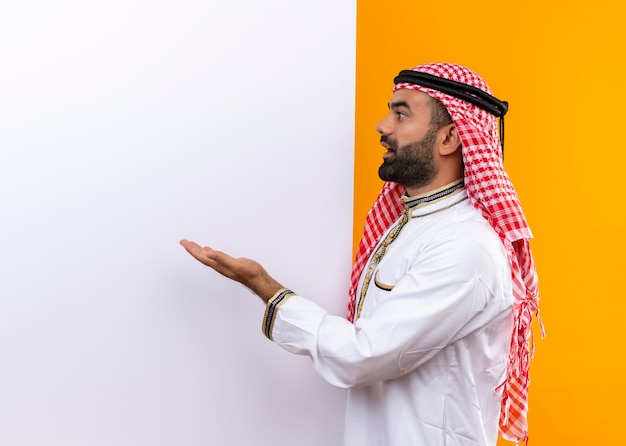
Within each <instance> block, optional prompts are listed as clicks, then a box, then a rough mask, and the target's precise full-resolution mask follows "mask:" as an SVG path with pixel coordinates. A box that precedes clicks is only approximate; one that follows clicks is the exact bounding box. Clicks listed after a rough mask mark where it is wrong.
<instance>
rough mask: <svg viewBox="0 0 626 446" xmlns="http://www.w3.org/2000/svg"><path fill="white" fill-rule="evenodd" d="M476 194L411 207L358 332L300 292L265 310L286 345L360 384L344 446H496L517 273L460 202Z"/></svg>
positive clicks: (332, 376)
mask: <svg viewBox="0 0 626 446" xmlns="http://www.w3.org/2000/svg"><path fill="white" fill-rule="evenodd" d="M465 196H466V192H465V191H464V190H462V191H461V192H459V193H455V194H453V195H452V196H446V197H444V198H443V199H440V200H439V201H437V202H435V203H430V204H426V205H420V206H418V207H417V208H414V209H412V210H411V215H412V217H413V218H411V219H410V220H409V222H408V223H407V224H406V225H405V226H404V227H403V229H402V231H401V232H400V234H399V235H398V237H397V239H396V240H395V241H394V242H393V243H392V244H391V245H390V246H389V248H388V250H387V252H386V254H385V255H384V257H383V258H382V260H381V261H380V263H379V264H378V267H377V269H376V273H375V274H374V278H373V279H372V280H371V283H370V285H369V287H368V289H367V292H366V294H365V296H364V299H363V300H362V308H361V313H360V317H359V318H358V320H357V321H356V323H355V324H354V325H353V324H352V323H350V322H348V321H347V320H345V319H344V318H342V317H338V316H333V315H329V314H328V313H327V312H326V311H325V310H324V309H323V308H321V307H320V306H318V305H317V304H315V303H314V302H312V301H311V300H308V299H305V298H303V297H301V296H298V295H294V296H292V297H290V298H288V299H286V300H284V301H283V302H282V303H281V304H280V305H279V306H277V307H275V308H274V310H275V312H272V314H271V315H269V316H268V314H267V312H266V319H265V321H264V322H271V325H269V326H271V331H270V333H271V339H272V340H273V341H274V342H275V343H277V344H279V345H280V346H282V347H283V348H285V349H286V350H288V351H290V352H293V353H297V354H304V355H308V356H310V357H311V359H312V361H313V363H314V365H315V368H316V370H317V372H318V373H319V374H320V375H321V376H322V377H323V378H324V379H325V380H326V381H328V382H329V383H330V384H333V385H335V386H339V387H343V388H348V389H349V391H348V402H347V407H346V416H345V437H344V440H345V441H344V444H345V446H368V445H371V446H408V445H415V446H452V445H463V446H470V445H471V446H494V445H495V444H496V440H497V426H498V417H499V413H500V396H501V393H500V392H499V391H498V390H497V388H498V386H499V385H500V384H501V383H502V382H503V380H504V377H505V371H506V363H507V357H508V352H509V345H510V340H511V330H512V323H513V316H512V285H511V271H510V266H509V263H508V261H507V256H506V253H505V250H504V248H503V245H502V243H501V241H500V239H499V237H498V236H497V234H496V233H495V231H494V230H493V229H492V228H491V227H490V225H489V224H488V222H487V221H486V220H485V219H484V218H483V217H482V215H481V214H480V212H479V211H477V210H476V209H475V208H473V207H472V205H471V204H470V203H469V200H465V201H461V202H459V199H460V198H463V197H465ZM455 203H457V204H455ZM451 205H452V206H451ZM449 206H451V207H449ZM433 211H435V212H434V213H433ZM383 238H384V236H383ZM366 270H367V268H366ZM364 275H365V272H364ZM362 285H363V278H361V285H360V287H362ZM359 295H360V289H359V290H358V291H357V296H359ZM270 305H271V301H270ZM268 308H269V306H268ZM269 317H271V319H272V320H271V321H268V318H269Z"/></svg>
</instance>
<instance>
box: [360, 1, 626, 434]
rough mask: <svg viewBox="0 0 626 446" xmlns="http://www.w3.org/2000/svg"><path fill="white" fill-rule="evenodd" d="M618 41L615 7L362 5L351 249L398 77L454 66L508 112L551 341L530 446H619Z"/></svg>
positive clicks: (542, 360)
mask: <svg viewBox="0 0 626 446" xmlns="http://www.w3.org/2000/svg"><path fill="white" fill-rule="evenodd" d="M391 5H392V6H391ZM572 5H575V6H572ZM625 29H626V6H624V3H622V2H620V1H618V0H615V1H613V2H606V1H594V2H559V1H556V2H549V1H546V0H541V1H538V0H528V1H526V2H524V3H522V2H505V1H502V0H499V1H491V0H490V1H483V2H467V1H460V0H448V1H446V2H419V1H416V0H397V1H395V2H393V3H386V2H381V1H380V0H358V13H357V92H356V100H357V102H356V158H355V230H354V232H355V239H354V241H355V245H356V243H357V242H358V239H359V236H360V232H361V229H362V223H363V219H364V217H365V214H366V212H367V210H368V208H369V206H370V205H371V203H372V201H373V200H374V198H375V196H376V193H377V192H378V189H379V188H380V185H381V183H380V181H379V180H378V178H377V174H376V172H377V168H378V165H379V164H380V162H381V155H382V152H383V150H382V148H381V147H380V146H379V144H378V136H377V135H376V133H375V131H374V126H375V124H376V122H377V120H378V119H379V118H380V117H382V116H383V115H384V113H385V112H386V103H387V101H388V100H389V99H390V97H391V92H390V89H391V86H392V80H393V77H394V76H395V75H396V74H397V73H398V72H399V71H400V70H401V69H406V68H411V67H413V66H414V65H418V64H421V63H426V62H436V61H449V62H455V63H460V64H462V65H466V66H468V67H469V68H472V69H473V70H475V71H476V72H478V73H479V74H481V75H482V76H483V77H484V78H485V80H486V81H487V82H488V83H489V84H490V86H491V88H492V89H493V91H494V94H495V96H497V97H499V98H501V99H504V100H507V101H509V103H510V109H509V113H508V114H507V116H506V144H505V147H506V161H505V166H506V168H507V170H508V172H509V174H510V176H511V178H512V180H513V183H514V184H515V186H516V189H517V191H518V194H519V196H520V199H521V201H522V205H523V206H524V211H525V213H526V216H527V218H528V220H529V222H530V225H531V228H532V229H533V232H534V235H535V240H533V242H532V247H533V250H534V253H535V260H536V263H537V268H538V273H539V278H540V293H541V310H542V317H543V321H544V323H545V325H546V329H547V332H548V336H547V338H546V339H543V340H538V342H537V344H538V345H537V351H536V359H535V360H534V361H533V363H532V369H531V379H532V384H531V387H530V414H529V419H530V437H531V443H530V444H531V445H532V446H555V445H566V444H603V445H605V444H621V443H623V434H622V426H623V424H624V422H623V420H622V418H623V417H622V414H623V413H624V409H623V406H622V404H621V403H620V400H624V399H626V391H625V386H624V383H623V379H622V377H625V376H626V366H625V365H624V363H625V361H624V358H623V357H622V354H623V353H624V351H625V349H624V347H623V345H624V344H623V342H622V340H623V339H624V338H625V337H626V336H625V335H624V333H623V331H622V328H623V326H624V325H626V324H624V322H623V319H624V315H625V314H626V292H625V287H624V284H623V279H622V278H623V277H624V276H625V275H626V273H625V272H624V271H623V270H624V267H625V265H626V260H625V259H626V241H625V240H626V237H625V236H624V231H625V230H626V218H625V217H624V211H625V209H624V208H625V207H626V206H625V204H624V203H625V201H626V200H625V198H624V197H623V196H622V194H621V193H620V192H619V184H621V182H622V181H623V178H624V173H623V171H624V169H625V167H626V143H625V142H624V128H625V125H624V123H623V122H622V117H623V116H624V110H623V109H624V107H625V106H626V82H625V81H624V73H625V72H624V68H626V63H625V60H626V56H625V54H626V49H625V47H626V31H625ZM537 337H538V338H539V336H537ZM499 444H510V443H507V442H504V441H501V443H499Z"/></svg>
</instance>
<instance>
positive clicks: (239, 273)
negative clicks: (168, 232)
mask: <svg viewBox="0 0 626 446" xmlns="http://www.w3.org/2000/svg"><path fill="white" fill-rule="evenodd" d="M180 244H181V245H183V247H184V248H185V249H186V250H187V252H188V253H189V254H191V255H192V256H193V257H195V259H196V260H198V261H199V262H201V263H203V264H205V265H206V266H208V267H210V268H212V269H214V270H215V271H217V272H218V273H220V274H221V275H223V276H224V277H227V278H229V279H231V280H234V281H236V282H239V283H241V284H242V285H245V286H246V287H248V288H250V290H252V291H253V292H254V293H255V294H257V295H258V296H259V297H260V298H261V299H263V301H264V302H267V301H268V300H269V299H270V298H271V297H272V296H274V294H276V293H277V292H278V291H279V290H280V289H281V288H283V286H282V285H281V284H280V283H278V282H277V281H276V280H275V279H274V278H273V277H272V276H270V275H269V274H268V273H267V271H265V268H263V266H261V264H260V263H258V262H255V261H254V260H251V259H246V258H235V257H231V256H229V255H228V254H225V253H223V252H220V251H216V250H214V249H212V248H209V247H208V246H205V247H202V246H200V245H198V244H197V243H195V242H192V241H189V240H181V241H180Z"/></svg>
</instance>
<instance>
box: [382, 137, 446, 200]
mask: <svg viewBox="0 0 626 446" xmlns="http://www.w3.org/2000/svg"><path fill="white" fill-rule="evenodd" d="M436 137H437V131H436V130H435V129H433V128H432V127H431V128H430V129H429V130H428V133H426V135H424V137H423V138H422V139H421V140H419V141H415V142H412V143H409V144H406V145H404V146H402V147H398V141H396V140H394V139H390V138H387V137H386V136H385V135H383V136H381V138H380V141H381V142H385V143H386V144H387V145H388V146H389V149H390V150H391V151H392V152H393V155H392V156H390V157H388V158H385V160H384V161H383V163H382V164H381V166H380V167H379V168H378V176H379V177H380V179H381V180H383V181H393V182H395V183H400V184H402V185H404V186H405V187H407V188H418V187H423V186H426V185H428V184H430V183H431V182H432V180H433V179H434V178H435V176H437V173H438V169H437V165H436V164H435V155H434V153H433V148H434V144H435V139H436Z"/></svg>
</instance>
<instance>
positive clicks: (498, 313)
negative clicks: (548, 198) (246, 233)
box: [181, 63, 538, 446]
mask: <svg viewBox="0 0 626 446" xmlns="http://www.w3.org/2000/svg"><path fill="white" fill-rule="evenodd" d="M394 83H395V86H394V88H393V97H392V98H391V100H390V102H389V104H388V105H389V113H388V114H387V115H386V116H385V117H384V118H383V119H382V120H381V121H380V122H379V123H378V125H377V131H378V132H379V133H380V134H381V144H382V146H383V147H384V148H385V149H386V152H385V153H384V154H383V164H382V165H381V166H380V169H379V176H380V178H381V179H383V180H384V181H385V184H384V186H383V188H382V190H381V193H380V195H379V197H378V199H377V200H376V202H375V203H374V206H373V207H372V209H371V210H370V213H369V214H368V216H367V220H366V223H365V230H364V234H363V239H362V241H361V244H360V246H359V248H358V251H357V256H356V259H355V262H354V266H353V271H352V283H351V288H350V291H349V299H348V300H349V303H348V315H347V318H342V317H338V316H333V315H329V314H328V313H327V312H326V311H325V310H324V309H323V308H321V307H320V306H318V305H317V304H315V303H314V302H312V301H311V300H308V299H306V298H305V297H302V296H299V295H297V294H296V293H295V292H293V291H291V290H290V289H288V288H286V287H284V286H283V285H281V284H280V283H279V282H278V281H277V280H276V279H274V278H273V277H271V276H270V275H269V274H268V273H267V271H266V270H265V269H264V268H263V267H262V266H261V265H260V264H258V263H257V262H255V261H253V260H250V259H245V258H233V257H231V256H229V255H227V254H225V253H223V252H219V251H216V250H214V249H212V248H209V247H204V248H203V247H201V246H200V245H198V244H196V243H194V242H191V241H187V240H182V241H181V244H182V245H183V246H184V247H185V249H187V251H188V252H189V253H190V254H191V255H193V256H194V257H195V258H196V259H197V260H199V261H200V262H202V263H204V264H205V265H207V266H209V267H211V268H213V269H214V270H216V271H217V272H219V273H221V274H222V275H224V276H226V277H228V278H230V279H233V280H236V281H238V282H240V283H242V284H243V285H245V286H247V287H248V288H250V289H251V290H252V291H253V292H255V293H256V294H257V295H258V296H259V297H260V298H261V299H262V300H263V301H264V302H265V303H266V305H267V306H266V312H265V316H264V321H263V330H264V333H265V335H266V336H267V337H268V338H269V339H271V340H273V341H274V342H275V343H277V344H278V345H280V346H281V347H283V348H284V349H286V350H288V351H290V352H292V353H296V354H301V355H308V356H309V357H310V358H311V359H312V361H313V363H314V366H315V369H316V370H317V372H318V373H319V374H320V375H321V376H322V377H323V378H324V379H325V380H326V381H328V382H329V383H330V384H332V385H335V386H339V387H344V388H348V389H349V392H348V402H347V408H346V419H345V437H344V444H345V445H347V446H352V445H354V446H357V445H358V446H364V445H371V446H382V445H389V446H406V445H424V446H450V445H463V446H470V445H471V446H494V445H495V444H496V441H497V436H498V432H500V433H501V434H502V435H503V436H504V437H505V438H507V439H511V440H520V439H521V440H525V439H526V438H527V424H526V412H527V387H528V361H529V356H530V353H529V337H530V323H531V319H532V313H533V312H536V311H537V301H538V298H537V280H536V274H535V268H534V263H533V259H532V255H531V252H530V248H529V245H528V240H529V239H530V238H531V237H532V235H531V233H530V230H529V228H528V225H527V223H526V219H525V218H524V215H523V213H522V210H521V206H520V204H519V200H518V199H517V195H516V193H515V190H514V189H513V186H512V184H511V182H510V180H509V177H508V175H507V174H506V172H505V171H504V168H503V164H502V141H501V139H500V138H499V136H498V121H497V118H500V129H501V130H500V132H502V129H503V121H502V117H503V116H504V114H505V113H506V110H507V108H508V106H507V104H506V102H503V101H499V100H498V99H496V98H495V97H493V96H492V95H491V91H490V90H489V88H488V87H487V85H486V84H485V82H484V81H483V80H482V79H481V78H480V77H479V76H478V75H476V74H475V73H474V72H472V71H471V70H469V69H467V68H465V67H462V66H459V65H454V64H447V63H438V64H426V65H421V66H418V67H415V68H413V69H412V70H404V71H402V72H401V73H400V74H399V76H398V77H396V79H395V81H394Z"/></svg>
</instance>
